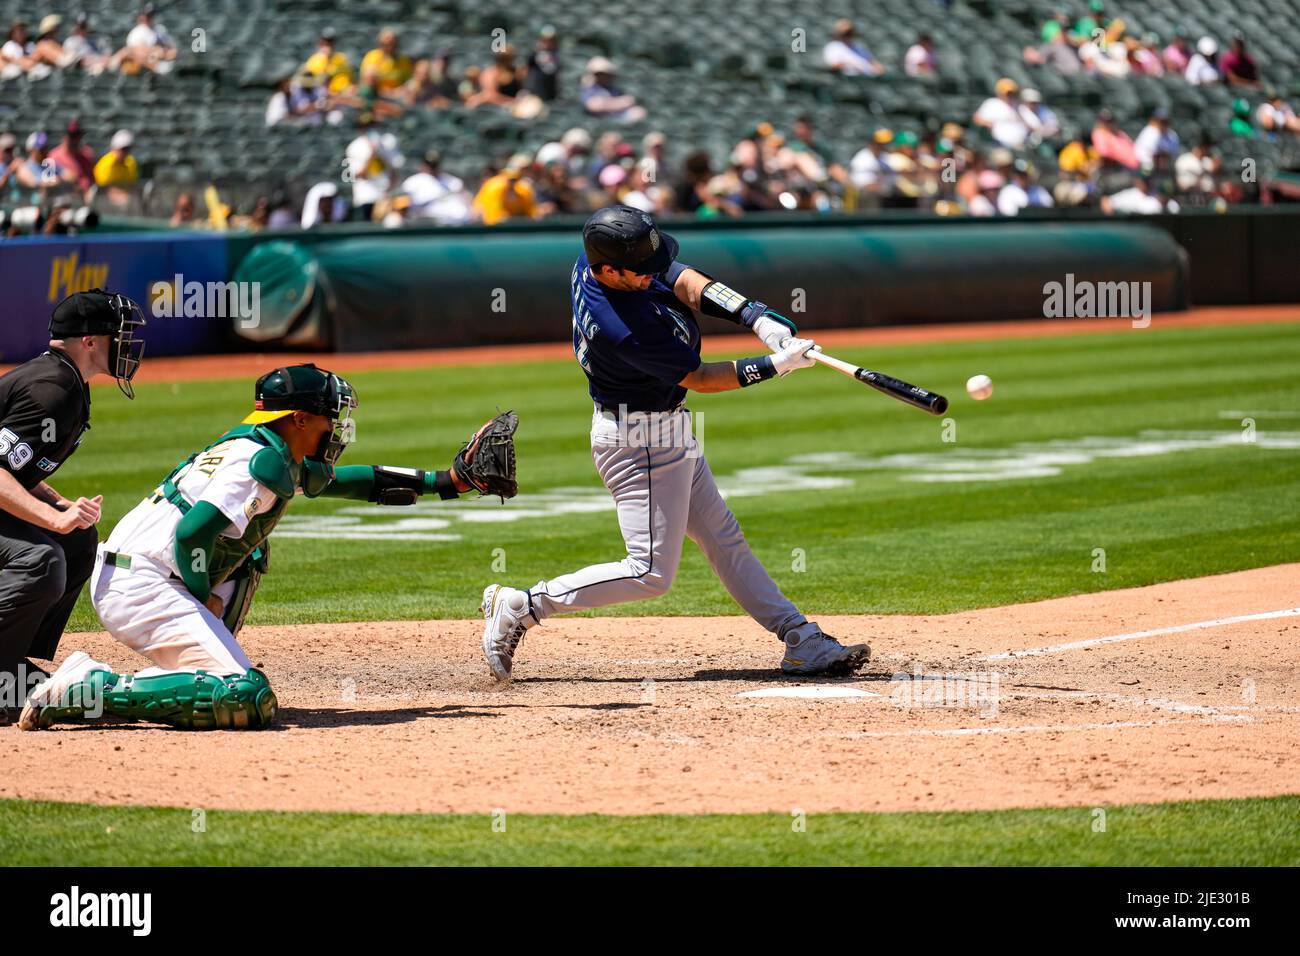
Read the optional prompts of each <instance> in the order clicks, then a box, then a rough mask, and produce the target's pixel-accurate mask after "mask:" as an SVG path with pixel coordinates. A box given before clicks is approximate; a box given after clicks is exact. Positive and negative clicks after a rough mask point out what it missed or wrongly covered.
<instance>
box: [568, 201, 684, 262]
mask: <svg viewBox="0 0 1300 956" xmlns="http://www.w3.org/2000/svg"><path fill="white" fill-rule="evenodd" d="M582 245H583V248H584V249H586V251H587V264H588V265H590V266H591V268H592V269H596V268H598V267H599V266H602V265H606V264H608V265H611V266H613V267H614V268H615V269H627V270H629V271H631V272H636V273H639V274H640V275H659V274H660V273H662V272H663V271H664V270H665V269H667V268H668V267H669V266H670V265H672V262H673V260H674V259H676V258H677V240H676V239H674V238H673V237H672V236H670V235H668V234H667V233H666V232H660V231H659V227H658V226H656V225H655V221H654V220H653V219H651V218H650V214H649V213H645V212H642V211H641V210H640V209H634V208H632V207H631V206H606V207H605V208H604V209H598V210H596V211H595V212H594V213H592V214H591V218H590V219H588V220H587V222H586V224H585V225H584V226H583V227H582Z"/></svg>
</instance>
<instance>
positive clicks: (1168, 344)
mask: <svg viewBox="0 0 1300 956" xmlns="http://www.w3.org/2000/svg"><path fill="white" fill-rule="evenodd" d="M1297 346H1300V324H1266V325H1243V326H1235V327H1234V326H1228V327H1206V328H1181V329H1180V328H1174V329H1162V328H1160V322H1159V320H1157V321H1156V323H1155V325H1154V326H1153V327H1152V328H1150V329H1146V330H1132V331H1123V332H1119V333H1115V334H1096V335H1088V336H1079V337H1069V338H1043V339H1024V340H1007V341H995V342H969V343H954V344H943V345H931V346H924V347H921V346H914V347H895V348H879V349H873V350H871V351H870V352H869V353H868V352H865V351H853V350H845V351H844V356H845V357H846V358H850V359H855V360H857V361H860V362H862V363H864V364H867V365H868V366H869V367H875V368H880V369H883V370H885V371H888V372H891V373H893V374H895V375H898V376H900V377H903V378H906V379H908V380H910V381H914V382H917V383H920V384H923V385H925V386H927V387H930V388H933V389H935V390H937V391H941V392H944V393H945V394H947V395H948V396H949V397H950V398H951V399H952V407H951V409H950V411H949V418H951V419H952V421H953V422H954V423H955V437H956V441H955V442H945V441H943V437H944V431H945V426H944V424H943V422H942V421H941V420H939V419H936V418H933V417H931V416H928V415H926V414H924V413H922V412H919V411H916V410H914V409H911V408H907V407H905V406H902V405H900V404H898V403H895V402H892V401H890V400H888V399H886V398H884V397H883V396H880V395H878V394H876V393H875V392H872V391H870V390H868V389H866V388H864V387H861V386H858V385H855V384H853V383H851V382H849V381H848V380H847V379H845V378H843V377H842V376H840V375H837V374H834V373H833V372H830V371H829V370H826V369H811V370H808V371H802V372H800V373H798V374H797V375H794V376H792V377H791V378H789V379H785V380H782V381H780V382H773V383H767V384H764V385H763V386H761V387H759V388H754V389H749V390H746V391H745V392H743V393H737V392H731V393H726V394H722V395H711V396H698V397H694V398H693V399H692V401H691V403H690V404H691V407H692V408H693V409H694V410H695V411H696V412H697V413H700V414H702V415H703V421H704V426H705V427H704V449H705V453H706V455H707V457H708V459H709V462H710V464H711V466H712V468H713V471H714V473H715V475H717V476H719V479H720V482H721V483H722V484H723V486H724V488H725V487H726V486H727V483H728V480H729V478H728V476H732V475H734V474H735V473H736V472H738V471H740V470H742V469H758V468H773V467H777V466H781V465H783V464H785V463H787V460H788V459H790V458H791V457H792V456H796V455H806V454H813V453H827V452H845V453H849V454H851V455H854V456H858V457H878V456H887V455H902V454H909V455H911V454H922V455H945V456H965V455H970V454H972V453H976V452H982V453H993V452H998V451H1001V450H1005V449H1008V448H1009V447H1010V446H1012V445H1014V444H1016V443H1019V442H1028V443H1033V444H1034V445H1035V446H1037V450H1038V451H1040V452H1041V451H1044V450H1048V451H1050V450H1053V449H1051V448H1046V447H1045V443H1049V442H1055V443H1058V444H1057V445H1056V446H1055V450H1056V451H1057V452H1058V453H1059V452H1061V451H1065V452H1072V451H1073V450H1076V449H1077V447H1078V440H1079V439H1082V438H1085V437H1090V436H1092V437H1097V436H1101V437H1106V436H1109V437H1112V438H1115V439H1119V440H1125V441H1136V440H1137V438H1138V436H1139V435H1140V434H1141V433H1143V432H1144V431H1147V430H1164V431H1171V430H1172V431H1179V432H1214V433H1219V434H1220V435H1228V436H1232V435H1234V434H1241V432H1242V426H1241V423H1240V421H1239V420H1234V419H1232V418H1227V417H1225V413H1227V412H1235V411H1238V410H1246V411H1254V410H1259V411H1261V412H1278V411H1281V412H1289V413H1290V415H1291V416H1292V417H1291V418H1289V419H1288V418H1286V417H1269V416H1267V415H1261V416H1260V417H1259V418H1258V419H1257V421H1256V428H1257V429H1258V432H1257V434H1258V436H1260V437H1261V439H1262V437H1264V436H1267V435H1268V434H1269V433H1270V432H1275V431H1287V430H1291V431H1300V420H1297V419H1296V418H1295V416H1296V415H1297V414H1300V379H1298V378H1297V376H1296V374H1295V372H1296V355H1297ZM976 372H986V373H988V374H989V375H991V376H992V377H993V380H994V382H995V383H996V392H995V394H994V396H993V398H992V399H991V400H989V401H986V402H982V403H977V402H974V401H972V400H970V399H969V398H968V397H967V396H966V395H965V392H964V389H963V385H964V382H965V380H966V378H967V377H968V376H969V375H971V374H974V373H976ZM355 382H356V385H357V387H358V389H359V392H360V395H361V398H362V407H361V409H360V412H359V415H358V423H359V440H358V443H357V445H356V446H354V448H353V449H351V450H350V451H349V453H348V455H347V457H346V458H345V461H348V462H353V463H359V462H366V463H382V464H394V465H412V466H425V467H430V468H433V467H446V465H447V463H448V462H449V460H450V458H451V456H452V454H453V453H454V452H455V450H456V448H457V447H458V446H459V443H460V441H461V440H462V439H463V438H464V437H465V435H466V434H467V433H468V432H469V431H470V430H471V429H472V428H473V427H474V426H475V425H476V424H477V423H478V422H479V421H481V420H483V419H484V418H486V417H487V416H488V415H490V414H491V413H492V412H493V411H494V410H495V409H496V408H497V407H498V406H499V407H502V408H505V407H514V408H516V409H517V410H519V412H520V413H521V420H522V424H521V427H520V432H519V455H520V478H521V480H520V496H519V498H517V499H515V501H514V502H512V503H511V505H509V506H507V507H510V508H522V509H527V508H528V507H529V503H530V499H529V496H530V495H536V494H537V493H539V492H545V491H548V490H550V489H555V488H561V487H578V488H583V489H588V490H594V491H599V489H600V484H599V479H598V478H597V476H596V474H595V472H594V469H593V468H592V465H591V460H590V456H589V451H588V444H587V430H588V427H589V424H590V404H589V402H588V400H587V398H586V392H585V381H584V379H583V377H582V374H581V372H580V370H579V369H578V367H577V366H576V364H575V363H573V362H572V361H556V362H546V363H537V364H526V365H509V366H502V367H499V368H495V369H488V368H481V367H480V368H437V369H427V370H409V371H385V372H377V373H370V374H362V375H357V376H355ZM251 392H252V383H251V382H248V381H223V382H199V383H177V384H158V385H149V384H143V385H141V387H140V388H139V397H138V399H137V400H136V402H134V403H133V404H130V405H128V403H127V402H125V401H124V400H122V399H121V397H120V396H118V395H117V394H116V393H115V392H112V391H109V390H98V391H97V392H96V398H95V409H94V428H93V430H92V431H91V432H90V433H89V434H88V435H87V437H86V439H85V441H84V442H83V446H82V448H81V450H80V451H79V452H78V453H77V455H76V457H75V458H74V459H73V460H72V461H71V462H70V463H69V464H68V465H67V466H66V467H65V468H64V469H63V471H61V472H60V473H59V475H57V476H56V481H55V484H56V486H57V487H59V489H60V490H61V491H63V492H64V493H65V494H70V495H76V494H95V493H103V494H105V495H106V502H105V519H106V520H105V522H104V524H103V525H102V534H103V536H105V537H106V536H107V533H108V530H109V529H110V528H111V526H112V522H114V521H115V520H116V519H117V518H118V517H119V516H120V515H122V514H123V513H124V512H125V511H127V510H128V509H129V508H130V507H132V506H133V505H134V504H135V503H136V502H138V501H139V500H140V499H141V498H142V497H143V496H144V495H145V494H146V493H148V492H149V491H150V490H151V489H152V488H153V487H154V486H155V485H156V484H157V482H158V481H159V480H161V478H162V477H163V476H164V475H165V474H166V473H167V472H168V471H169V470H170V469H171V467H172V466H173V465H174V464H175V463H176V462H177V461H179V460H180V459H182V458H184V457H185V456H186V455H187V454H188V453H189V452H191V451H193V450H196V449H197V448H198V447H201V446H202V445H204V444H206V443H208V442H210V441H211V440H213V439H214V438H215V437H216V436H217V435H218V434H220V433H221V432H222V431H223V430H224V429H225V428H227V427H230V426H232V425H234V424H236V423H237V422H238V421H239V419H240V418H241V417H242V416H243V414H244V413H245V411H246V410H247V409H248V408H249V406H250V402H251ZM950 431H951V430H950ZM1297 465H1300V451H1297V450H1296V449H1294V448H1292V449H1290V450H1279V449H1269V448H1266V447H1263V445H1262V444H1261V443H1253V444H1252V443H1249V442H1245V441H1235V440H1231V437H1230V443H1229V444H1224V445H1223V446H1222V447H1214V448H1204V449H1199V450H1180V451H1176V452H1171V453H1168V454H1161V455H1150V456H1134V457H1104V458H1098V459H1096V460H1093V461H1091V462H1088V463H1080V464H1066V465H1063V466H1061V473H1060V474H1058V475H1055V476H1050V477H1027V478H1019V479H1014V480H1004V481H997V482H975V483H956V484H953V483H946V482H939V483H924V482H917V481H910V480H905V476H906V475H907V474H909V473H915V472H917V471H924V470H925V466H924V465H922V466H918V467H914V468H912V469H910V472H909V470H906V469H904V470H897V469H870V470H852V469H847V470H838V471H837V470H836V468H834V467H829V468H822V469H820V470H818V471H817V472H816V473H817V475H821V476H831V477H839V478H841V479H847V483H845V484H843V485H842V486H840V487H833V488H827V489H820V490H792V489H790V488H782V487H781V486H780V485H779V484H778V485H776V486H774V488H773V490H771V491H768V492H766V493H759V494H752V495H749V496H745V497H738V498H735V499H733V508H734V510H735V511H736V513H737V515H738V516H739V518H740V520H741V523H742V525H743V526H744V528H745V530H746V533H747V535H748V537H749V539H750V542H751V544H752V545H753V547H754V549H755V551H756V552H757V554H758V555H759V557H760V558H761V559H762V560H763V561H764V562H765V563H766V564H767V566H768V567H769V569H770V570H771V571H772V573H773V575H774V576H775V577H776V578H777V580H778V582H779V583H780V584H781V586H782V587H783V588H784V589H785V590H786V592H787V593H788V594H789V595H790V596H791V597H792V598H793V599H794V600H795V601H796V602H797V603H798V604H800V605H801V606H803V607H806V608H808V609H809V610H811V611H814V612H821V613H849V612H857V613H865V612H870V613H903V612H911V613H917V612H943V611H952V610H958V609H963V608H970V607H977V606H990V605H998V604H1006V603H1011V602H1018V601H1031V600H1037V599H1042V598H1048V597H1052V596H1056V595H1062V594H1070V593H1077V592H1086V591H1096V590H1103V589H1109V588H1120V587H1130V586H1134V585H1142V584H1149V583H1153V582H1158V581H1165V580H1173V579H1178V578H1185V577H1191V576H1195V575H1202V574H1209V573H1216V572H1224V571H1232V570H1238V569H1242V568H1249V567H1256V566H1263V565H1269V564H1276V563H1279V562H1286V561H1294V560H1296V559H1297V557H1298V556H1300V525H1297V524H1296V522H1295V520H1294V516H1295V513H1296V510H1297V507H1298V506H1300V467H1297ZM765 480H766V479H765V478H764V476H763V475H761V474H760V475H757V476H755V477H753V478H752V479H751V481H750V485H751V489H752V488H753V486H754V484H755V483H757V485H758V486H759V487H758V490H759V491H763V482H764V481H765ZM534 500H538V499H534ZM347 504H350V503H336V502H327V501H317V502H310V501H305V500H303V501H299V502H297V503H295V504H294V506H293V508H292V509H291V511H290V516H291V518H294V520H301V518H302V516H311V515H335V514H337V513H338V512H339V511H340V509H341V508H343V507H344V506H345V505H347ZM354 507H355V506H354ZM493 507H495V505H494V506H493ZM467 508H469V509H473V510H474V511H475V512H481V511H482V510H483V509H484V503H479V504H477V505H468V504H463V503H447V504H437V503H434V504H430V505H429V506H428V507H427V508H425V507H423V506H422V508H421V509H420V511H419V513H420V514H421V515H422V516H424V517H430V516H437V515H439V514H446V513H448V512H453V513H454V512H455V511H456V510H457V509H461V510H463V509H467ZM372 510H373V513H374V518H373V519H371V518H366V519H363V520H366V521H371V520H374V521H378V522H381V523H386V524H388V525H389V526H390V527H391V526H392V524H393V522H394V521H395V520H397V519H398V518H401V517H403V515H402V514H399V513H398V512H399V509H378V508H373V509H372ZM381 511H382V513H381ZM367 514H369V512H367ZM285 530H287V525H286V528H285ZM444 530H445V531H446V532H449V533H455V534H459V535H461V536H462V539H461V540H460V541H428V540H395V539H388V540H324V539H312V540H309V539H300V538H283V537H282V538H280V539H279V540H277V541H276V542H275V549H274V556H273V573H272V574H271V575H270V576H269V577H268V578H267V579H266V581H265V582H264V584H263V589H262V591H261V592H260V593H259V595H258V601H257V605H256V606H255V607H254V609H253V612H252V616H251V618H250V621H251V623H254V624H259V623H261V624H266V623H289V622H300V621H339V620H356V619H368V620H375V619H387V618H407V619H416V618H429V617H471V616H473V615H474V614H475V612H476V605H477V602H478V597H479V593H480V591H481V589H482V587H483V585H485V584H486V583H488V582H490V581H492V580H505V581H508V582H512V583H516V584H525V585H526V584H532V583H533V582H535V581H537V580H539V579H542V578H544V577H548V576H552V575H554V574H557V573H561V572H563V571H568V570H571V569H574V568H576V567H580V566H582V565H584V564H588V563H592V562H594V561H603V560H612V559H616V558H617V557H619V556H620V555H621V554H622V545H621V540H620V538H619V535H618V529H617V525H616V523H615V521H614V516H613V513H612V512H611V511H604V512H596V513H574V514H564V515H562V516H558V517H557V516H551V517H540V518H527V519H521V520H519V521H514V522H510V523H501V524H487V523H469V522H461V521H459V520H456V521H453V522H452V524H451V525H450V526H449V527H448V528H446V529H444ZM1096 548H1102V549H1104V550H1105V560H1106V568H1105V572H1104V573H1098V572H1096V571H1094V570H1093V568H1094V549H1096ZM497 549H500V550H497ZM503 560H504V562H505V564H506V571H505V572H503V573H502V572H499V570H496V569H494V566H493V565H494V562H496V564H497V568H499V567H500V562H501V561H503ZM800 565H802V570H795V568H796V567H798V566H800ZM735 611H736V608H735V606H734V605H733V604H732V602H731V600H730V598H729V597H728V596H727V594H726V593H725V591H724V590H723V589H722V587H721V586H720V585H719V584H718V582H717V581H716V580H715V579H714V577H713V576H712V574H711V573H709V571H708V569H707V567H706V565H705V563H704V561H703V559H702V557H701V556H700V555H699V553H698V551H697V550H696V549H695V548H693V547H688V548H687V549H686V557H685V559H684V561H683V565H682V568H681V572H680V573H679V575H678V578H677V582H676V584H675V585H674V588H673V591H672V592H671V593H670V594H669V595H667V596H666V597H663V598H660V599H658V600H656V601H651V602H646V603H641V604H634V605H624V606H621V607H615V608H611V609H609V611H608V612H604V613H612V614H667V615H693V614H730V613H735ZM95 625H96V622H95V620H94V617H93V613H92V612H91V610H90V608H89V605H88V603H87V602H86V601H84V600H83V602H82V604H81V606H80V607H79V608H78V610H77V612H76V615H75V617H74V620H73V627H74V628H75V629H86V628H92V627H95Z"/></svg>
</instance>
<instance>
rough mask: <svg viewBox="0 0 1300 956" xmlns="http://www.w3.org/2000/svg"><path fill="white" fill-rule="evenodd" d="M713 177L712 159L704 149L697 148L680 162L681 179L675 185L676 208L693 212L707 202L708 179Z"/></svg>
mask: <svg viewBox="0 0 1300 956" xmlns="http://www.w3.org/2000/svg"><path fill="white" fill-rule="evenodd" d="M712 179H713V161H712V159H711V158H710V156H709V154H708V153H707V152H705V151H704V150H697V151H696V152H693V153H691V154H690V155H689V156H687V157H686V159H685V161H684V162H683V163H682V180H681V183H680V184H679V185H678V187H677V200H676V203H675V205H676V206H677V208H678V210H680V211H681V212H686V213H693V212H696V211H698V210H699V208H700V207H701V206H702V205H704V204H705V203H706V202H708V186H709V181H710V180H712Z"/></svg>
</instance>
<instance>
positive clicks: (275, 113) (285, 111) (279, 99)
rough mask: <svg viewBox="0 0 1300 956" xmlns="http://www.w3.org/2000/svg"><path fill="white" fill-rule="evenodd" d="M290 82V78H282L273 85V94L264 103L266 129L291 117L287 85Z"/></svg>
mask: <svg viewBox="0 0 1300 956" xmlns="http://www.w3.org/2000/svg"><path fill="white" fill-rule="evenodd" d="M291 82H292V78H291V77H288V76H282V77H280V80H279V82H278V83H276V84H275V92H273V93H272V94H271V98H270V99H269V100H267V101H266V117H265V122H266V125H267V127H271V126H279V125H280V124H281V123H283V122H285V121H286V120H288V119H289V117H290V116H291V115H292V114H291V112H290V110H289V85H290V83H291Z"/></svg>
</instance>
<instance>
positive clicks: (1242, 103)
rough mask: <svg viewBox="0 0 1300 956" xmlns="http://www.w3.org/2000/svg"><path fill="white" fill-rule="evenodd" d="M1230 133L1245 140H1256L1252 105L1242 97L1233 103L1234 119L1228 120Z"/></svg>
mask: <svg viewBox="0 0 1300 956" xmlns="http://www.w3.org/2000/svg"><path fill="white" fill-rule="evenodd" d="M1228 132H1229V133H1230V134H1231V135H1233V136H1241V137H1243V138H1245V139H1254V138H1255V122H1254V120H1253V119H1252V118H1251V113H1250V103H1248V102H1247V101H1246V100H1244V99H1241V98H1240V97H1238V98H1237V99H1235V100H1233V101H1232V119H1230V120H1228Z"/></svg>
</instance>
